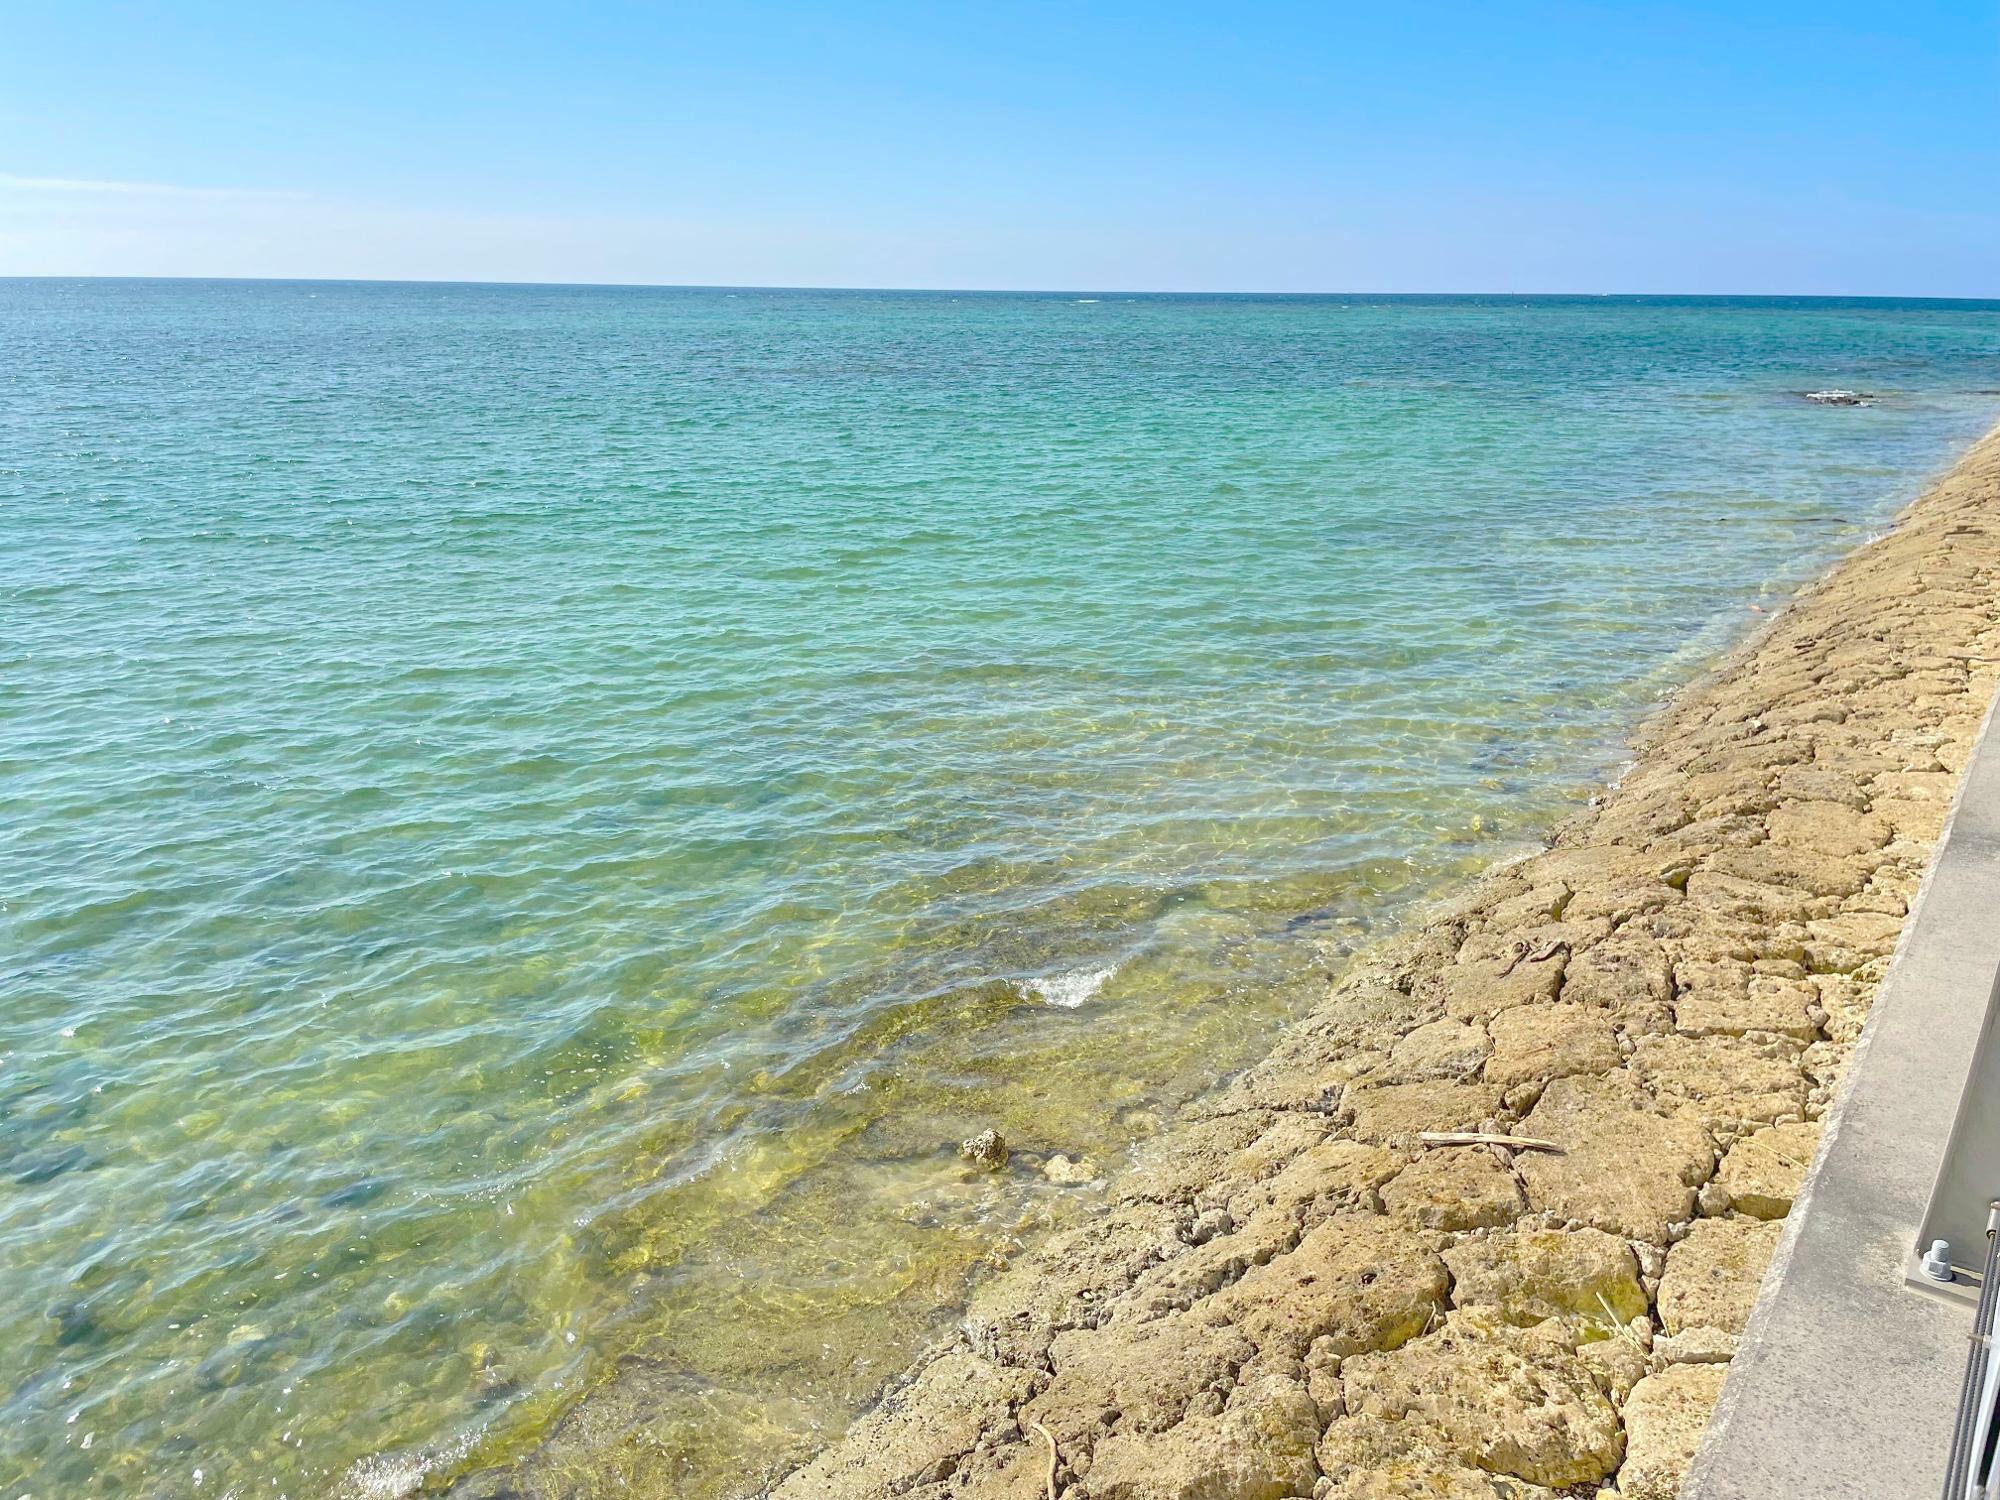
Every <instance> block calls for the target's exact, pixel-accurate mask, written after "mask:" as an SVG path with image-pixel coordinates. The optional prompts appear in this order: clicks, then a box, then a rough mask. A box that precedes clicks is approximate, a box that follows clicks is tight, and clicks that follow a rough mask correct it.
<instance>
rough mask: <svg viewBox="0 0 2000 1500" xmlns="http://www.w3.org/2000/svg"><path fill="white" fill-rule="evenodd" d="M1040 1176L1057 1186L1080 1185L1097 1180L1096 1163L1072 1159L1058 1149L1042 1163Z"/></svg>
mask: <svg viewBox="0 0 2000 1500" xmlns="http://www.w3.org/2000/svg"><path fill="white" fill-rule="evenodd" d="M1042 1176H1044V1177H1046V1178H1047V1179H1048V1180H1049V1181H1050V1182H1053V1183H1055V1184H1056V1186H1058V1187H1081V1186H1083V1185H1084V1184H1085V1183H1090V1182H1095V1181H1097V1164H1096V1163H1095V1162H1089V1161H1081V1160H1078V1161H1072V1160H1070V1158H1069V1157H1067V1156H1064V1155H1063V1154H1062V1153H1061V1152H1060V1151H1058V1152H1057V1153H1056V1154H1055V1155H1054V1156H1051V1157H1050V1158H1049V1159H1048V1160H1047V1161H1046V1162H1044V1163H1042Z"/></svg>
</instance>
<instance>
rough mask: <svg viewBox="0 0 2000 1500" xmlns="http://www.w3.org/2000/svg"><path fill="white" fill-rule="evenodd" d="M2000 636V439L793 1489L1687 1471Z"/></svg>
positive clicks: (1090, 1490)
mask: <svg viewBox="0 0 2000 1500" xmlns="http://www.w3.org/2000/svg"><path fill="white" fill-rule="evenodd" d="M1996 667H2000V435H1996V436H1989V437H1988V438H1987V439H1986V440H1985V441H1984V442H1982V443H1981V444H1980V445H1978V446H1977V447H1975V448H1974V449H1973V450H1972V452H1971V453H1970V454H1969V455H1968V456H1967V458H1966V459H1965V460H1964V461H1963V462H1962V463H1961V464H1960V465H1959V467H1958V468H1957V469H1956V470H1954V471H1953V473H1952V474H1951V475H1950V476H1948V477H1947V478H1946V479H1945V480H1943V481H1942V482H1941V483H1940V484H1939V485H1938V486H1937V487H1936V488H1935V489H1933V490H1932V491H1931V492H1930V493H1929V494H1928V495H1927V496H1925V498H1924V499H1922V500H1921V501H1919V502H1918V503H1917V504H1916V505H1915V506H1913V507H1912V508H1911V509H1910V510H1909V511H1908V512H1907V513H1906V514H1905V516H1904V517H1903V519H1902V521H1901V523H1900V525H1899V526H1898V528H1897V529H1896V530H1895V531H1893V532H1892V533H1890V534H1889V535H1888V536H1887V537H1885V538H1883V539H1881V540H1878V541H1876V542H1874V543H1871V544H1870V545H1868V546H1866V547H1864V548H1862V549H1861V550H1860V551H1858V552H1857V553H1855V554H1854V555H1853V556H1851V557H1850V558H1849V559H1848V560H1847V561H1846V562H1844V563H1843V564H1842V565H1841V566H1840V567H1838V568H1837V569H1836V570H1835V571H1834V572H1833V573H1832V574H1831V575H1830V576H1829V577H1828V578H1827V579H1826V580H1824V581H1823V582H1822V583H1821V584H1819V585H1818V586H1816V587H1815V588H1813V589H1811V590H1809V591H1807V592H1806V593H1805V594H1803V595H1801V596H1800V598H1799V599H1798V600H1797V601H1796V602H1795V603H1794V604H1793V606H1792V607H1791V608H1790V609H1788V610H1787V611H1785V612H1784V613H1783V614H1782V615H1780V616H1779V617H1778V618H1777V619H1776V620H1775V621H1774V622H1773V624H1772V625H1771V627H1770V628H1769V629H1768V630H1767V631H1766V632H1765V633H1764V634H1763V635H1762V636H1761V637H1759V638H1758V639H1757V640H1755V641H1753V642H1752V643H1750V645H1748V646H1746V647H1745V648H1743V649H1742V650H1740V651H1738V652H1737V653H1736V654H1735V655H1734V656H1732V657H1731V658H1730V659H1729V660H1728V661H1726V662H1725V663H1724V664H1723V665H1722V667H1721V668H1720V669H1719V670H1718V671H1717V672H1716V673H1715V674H1714V675H1713V676H1711V677H1710V678H1709V679H1707V680H1705V681H1703V682H1701V683H1699V684H1697V685H1695V686H1694V687H1693V688H1691V689H1689V690H1688V691H1687V692H1686V693H1685V694H1683V695H1682V696H1681V698H1680V699H1679V700H1678V701H1677V702H1676V703H1675V704H1673V705H1672V706H1671V707H1670V708H1669V709H1668V710H1666V711H1665V712H1664V713H1663V714H1662V715H1661V716H1660V717H1659V718H1658V719H1657V720H1656V721H1655V722H1654V723H1652V724H1651V725H1650V726H1648V728H1647V730H1646V731H1645V732H1644V733H1643V734H1642V735H1641V736H1640V738H1639V742H1638V745H1637V749H1638V752H1639V759H1638V761H1637V763H1636V764H1635V765H1634V767H1633V768H1632V770H1631V771H1630V773H1629V774H1628V775H1627V776H1626V777H1625V778H1624V780H1623V781H1622V782H1621V783H1620V784H1619V785H1618V787H1616V788H1615V789H1614V790H1613V791H1611V792H1609V793H1608V794H1607V795H1606V796H1605V797H1604V798H1603V799H1602V800H1601V802H1600V805H1599V806H1598V807H1597V808H1596V810H1595V811H1594V812H1593V813H1591V814H1590V815H1588V816H1586V817H1583V818H1581V819H1578V820H1576V821H1574V822H1573V823H1571V824H1570V825H1567V826H1565V827H1563V828H1562V829H1560V830H1559V831H1558V832H1557V833H1556V835H1555V836H1554V837H1553V838H1552V839H1551V841H1550V843H1549V845H1548V847H1547V848H1546V849H1545V850H1544V851H1542V852H1541V853H1539V854H1537V855H1535V856H1533V857H1531V858H1529V859H1526V860H1524V861H1522V862H1520V863H1518V864H1515V865H1513V866H1510V867H1508V868H1505V869H1503V870H1500V871H1498V872H1495V873H1494V874H1492V875H1490V876H1488V877H1487V878H1486V879H1484V880H1483V881H1481V882H1479V883H1478V884H1476V885H1475V886H1474V887H1472V888H1471V889H1470V890H1467V891H1464V892H1462V893H1460V894H1459V895H1458V896H1456V897H1454V898H1453V899H1452V900H1451V901H1449V902H1448V903H1446V904H1445V905H1443V906H1441V907H1440V908H1438V909H1437V911H1436V912H1434V913H1433V915H1432V917H1431V919H1430V920H1429V922H1428V923H1426V924H1424V925H1421V926H1419V927H1418V928H1416V929H1415V930H1414V931H1412V932H1410V933H1408V934H1406V935H1405V936H1404V937H1402V938H1400V939H1398V940H1397V941H1395V942H1393V943H1391V944H1389V945H1387V946H1385V947H1383V948H1381V949H1378V950H1376V951H1373V952H1371V953H1369V954H1367V955H1364V956H1363V958H1362V959H1361V960H1359V961H1357V963H1356V964H1355V965H1354V967H1353V968H1352V969H1351V970H1350V971H1349V972H1348V973H1347V974H1346V975H1345V976H1344V977H1342V978H1341V979H1340V981H1339V982H1338V983H1337V984H1336V985H1335V986H1334V987H1333V989H1332V990H1331V992H1330V993H1329V995H1328V996H1327V998H1326V1000H1325V1001H1324V1002H1323V1003H1322V1004H1321V1006H1320V1007H1319V1008H1318V1009H1316V1010H1315V1012H1314V1013H1313V1014H1312V1015H1311V1016H1309V1017H1308V1018H1307V1019H1306V1020H1305V1021H1304V1022H1303V1023H1301V1024H1300V1025H1299V1026H1298V1027H1296V1028H1295V1029H1293V1030H1292V1031H1291V1032H1289V1033H1288V1034H1287V1035H1286V1036H1285V1037H1283V1038H1282V1039H1281V1040H1280V1042H1279V1043H1278V1045H1277V1047H1276V1048H1275V1049H1274V1050H1273V1052H1272V1053H1271V1054H1270V1056H1269V1057H1267V1058H1266V1059H1265V1060H1264V1061H1263V1062H1261V1063H1259V1064H1257V1065H1256V1066H1255V1067H1253V1068H1251V1069H1249V1070H1248V1071H1247V1072H1245V1073H1244V1074H1242V1075H1241V1076H1239V1077H1237V1078H1236V1079H1234V1080H1232V1081H1230V1082H1229V1083H1228V1084H1226V1085H1224V1086H1223V1087H1221V1088H1220V1089H1218V1090H1217V1092H1216V1093H1215V1094H1213V1095H1211V1096H1210V1097H1208V1098H1206V1099H1204V1100H1202V1101H1200V1102H1198V1103H1197V1104H1195V1105H1194V1106H1192V1107H1191V1108H1189V1109H1188V1110H1187V1111H1186V1112H1185V1113H1184V1114H1183V1116H1182V1117H1181V1118H1180V1119H1179V1120H1178V1121H1177V1122H1176V1123H1174V1124H1173V1125H1172V1126H1170V1127H1169V1129H1168V1130H1167V1131H1166V1132H1165V1133H1164V1134H1163V1135H1162V1136H1161V1137H1160V1138H1159V1139H1157V1140H1156V1141H1155V1142H1153V1143H1152V1144H1151V1145H1150V1146H1149V1147H1148V1148H1147V1150H1146V1152H1145V1154H1144V1156H1143V1158H1142V1159H1141V1160H1140V1161H1139V1162H1138V1163H1136V1164H1135V1166H1134V1168H1133V1169H1132V1170H1130V1171H1129V1172H1128V1173H1126V1174H1125V1175H1124V1176H1123V1177H1122V1178H1121V1179H1118V1180H1115V1181H1114V1182H1113V1183H1112V1184H1111V1192H1110V1202H1109V1205H1108V1206H1107V1208H1106V1210H1105V1211H1104V1212H1103V1213H1102V1214H1101V1215H1099V1216H1098V1217H1096V1218H1094V1219H1092V1220H1090V1221H1089V1222H1087V1223H1085V1224H1084V1225H1083V1226H1082V1227H1080V1228H1076V1229H1072V1230H1070V1231H1068V1232H1066V1233H1064V1234H1062V1235H1059V1236H1057V1237H1055V1238H1053V1239H1051V1240H1049V1241H1047V1242H1046V1243H1044V1244H1043V1245H1041V1246H1040V1247H1039V1248H1038V1249H1037V1250H1035V1251H1032V1252H1031V1253H1029V1254H1027V1255H1025V1256H1023V1257H1021V1258H1020V1259H1018V1260H1017V1261H1016V1262H1015V1263H1014V1265H1013V1266H1012V1267H1011V1268H1010V1269H1008V1270H1007V1271H1005V1272H1002V1273H999V1274H997V1275H995V1276H993V1277H992V1278H991V1279H989V1280H988V1281H986V1282H985V1283H984V1284H982V1285H980V1286H979V1287H977V1288H976V1289H975V1291H974V1294H973V1297H972V1301H971V1305H970V1308H969V1311H968V1315H967V1317H966V1319H965V1322H964V1327H963V1330H962V1332H961V1334H960V1335H959V1336H958V1337H957V1338H956V1339H954V1340H952V1341H951V1342H949V1343H948V1344H947V1345H945V1346H944V1347H942V1348H939V1349H937V1350H934V1351H933V1352H932V1353H931V1354H930V1355H929V1356H928V1357H927V1358H926V1359H925V1360H924V1361H922V1362H920V1363H919V1364H918V1366H917V1367H916V1368H914V1369H913V1370H912V1371H910V1372H909V1373H908V1374H906V1375H905V1376H904V1377H903V1379H902V1380H901V1381H900V1382H898V1383H897V1384H896V1386H895V1387H893V1388H892V1390H891V1391H890V1393H889V1394H887V1395H886V1396H885V1397H884V1399H883V1401H882V1403H881V1404H880V1405H879V1406H878V1407H877V1408H876V1410H874V1411H873V1412H871V1413H869V1414H868V1415H866V1416H864V1417H862V1418H861V1419H860V1420H859V1421H858V1422H857V1423H856V1424H855V1426H854V1427H853V1429H852V1430H851V1431H850V1432H849V1433H848V1434H847V1436H846V1437H845V1438H843V1439H842V1440H840V1441H839V1442H837V1443H835V1444H834V1445H833V1446H832V1447H830V1448H829V1449H827V1450H826V1451H825V1452H823V1453H822V1454H821V1455H820V1456H819V1457H818V1458H817V1459H815V1460H814V1461H813V1462H811V1463H810V1464H808V1465H807V1466H805V1467H804V1468H802V1469H800V1470H797V1471H796V1472H794V1473H793V1474H792V1475H790V1476H789V1477H788V1478H786V1479H785V1480H784V1481H783V1482H781V1483H779V1484H778V1485H777V1486H776V1488H775V1490H774V1491H772V1492H771V1493H773V1494H774V1495H775V1496H776V1497H777V1500H886V1497H890V1496H906V1497H912V1500H1042V1497H1044V1496H1045V1495H1046V1493H1047V1489H1046V1486H1047V1484H1048V1476H1049V1473H1050V1462H1051V1457H1052V1456H1053V1459H1054V1475H1055V1481H1054V1482H1055V1486H1056V1492H1057V1494H1058V1495H1060V1496H1062V1497H1064V1500H1286V1497H1293V1500H1303V1497H1339V1500H1419V1497H1422V1500H1496V1497H1498V1500H1507V1497H1512V1500H1552V1497H1554V1496H1557V1495H1565V1496H1573V1495H1593V1494H1596V1493H1598V1492H1599V1491H1600V1490H1605V1491H1609V1492H1611V1493H1613V1494H1615V1495H1618V1496H1630V1497H1637V1500H1671V1497H1672V1496H1673V1495H1674V1494H1676V1493H1677V1492H1678V1490H1679V1487H1680V1483H1681V1478H1682V1476H1683V1474H1684V1473H1685V1471H1686V1468H1687V1464H1688V1462H1689V1460H1690V1458H1691V1456H1692V1454H1693V1452H1694V1449H1695V1445H1696V1444H1697V1443H1698V1441H1699V1439H1700V1435H1701V1431H1702V1428H1703V1426H1704V1424H1705V1423H1706V1421H1707V1417H1708V1413H1709V1411H1710V1409H1711V1408H1712V1407H1713V1405H1714V1403H1715V1400H1716V1397H1717V1395H1718V1394H1719V1392H1720V1390H1721V1388H1722V1383H1723V1381H1724V1379H1725V1378H1726V1375H1727V1369H1728V1364H1727V1361H1728V1359H1729V1357H1730V1355H1731V1354H1732V1353H1733V1351H1734V1348H1735V1341H1736V1336H1737V1334H1738V1333H1739V1332H1740V1331H1741V1328H1742V1325H1743V1322H1744V1320H1745V1318H1746V1317H1747V1316H1748V1313H1749V1309H1750V1306H1751V1303H1752V1302H1753V1300H1754V1299H1755V1296H1756V1290H1757V1286H1758V1283H1759V1280H1760V1278H1761V1277H1762V1275H1763V1271H1764V1267H1765V1265H1766V1263H1767V1262H1768V1260H1769V1257H1770V1254H1771V1250H1772V1247H1773V1246H1774V1245H1775V1243H1776V1239H1777V1235H1778V1232H1779V1229H1780V1227H1781V1225H1780V1222H1779V1221H1780V1220H1781V1219H1782V1218H1783V1216H1784V1214H1785V1213H1786V1212H1787V1211H1788V1210H1789V1208H1790V1206H1791V1201H1792V1196H1793V1194H1794V1193H1795V1191H1796V1190H1797V1187H1798V1184H1799V1181H1800V1179H1801V1177H1802V1176H1803V1174H1804V1171H1805V1168H1806V1165H1807V1164H1808V1163H1809V1161H1810V1160H1811V1156H1812V1152H1813V1150H1814V1148H1815V1145H1816V1142H1817V1136H1818V1126H1817V1121H1818V1120H1819V1118H1820V1116H1821V1115H1822V1113H1823V1112H1824V1111H1825V1110H1826V1108H1827V1106H1828V1103H1829V1101H1830V1099H1831V1098H1832V1095H1833V1093H1834V1091H1835V1090H1836V1089H1837V1088H1838V1087H1839V1084H1840V1081H1841V1077H1842V1075H1843V1072H1844V1070H1845V1068H1846V1066H1847V1062H1848V1059H1849V1057H1850V1055H1851V1053H1852V1049H1853V1047H1854V1044H1855V1040H1856V1038H1857V1037H1858V1035H1859V1033H1860V1028H1861V1024H1862V1022H1863V1020H1865V1018H1866V1015H1867V1011H1868V1007H1869V1005H1870V1003H1871V1001H1872V999H1873V996H1874V991H1875V988H1876V985H1877V983H1878V981H1879V980H1880V978H1881V976H1882V973H1883V970H1884V968H1885V966H1886V964H1887V961H1888V958H1889V955H1890V952H1891V950H1892V949H1893V947H1894V945H1895V943H1896V940H1897V937H1898V934H1899V933H1900V931H1901V928H1902V924H1903V921H1904V919H1905V917H1906V916H1907V914H1908V903H1909V901H1910V900H1911V899H1912V898H1913V897H1914V895H1915V893H1916V890H1917V886H1918V883H1919V881H1920V879H1921V877H1922V874H1923V871H1924V867H1925V865H1926V863H1927V862H1928V860H1929V858H1930V854H1931V850H1932V846H1933V844H1934V842H1935V841H1936V839H1937V837H1938V834H1939V832H1940V830H1941V828H1942V825H1943V821H1944V818H1945V815H1946V812H1947V809H1948V807H1949V805H1950V798H1951V796H1952V793H1953V790H1954V788H1955V786H1956V782H1957V777H1958V773H1959V772H1960V770H1962V768H1963V767H1964V765H1965V761H1966V757H1967V754H1968V752H1969V749H1970V747H1971V744H1972V741H1973V738H1974V736H1975V734H1976V732H1977V729H1978V725H1979V722H1980V719H1981V716H1982V714H1983V712H1984V710H1985V708H1986V705H1987V701H1988V699H1989V698H1990V696H1991V694H1992V691H1993V686H1994V681H1995V674H1996ZM1425 1130H1472V1131H1487V1132H1496V1131H1497V1132H1501V1133H1515V1134H1519V1135H1525V1136H1531V1137H1537V1138H1541V1139H1544V1140H1548V1141H1553V1142H1555V1143H1557V1144H1558V1145H1559V1146H1560V1147H1561V1148H1562V1151H1561V1153H1560V1154H1556V1153H1549V1152H1542V1151H1528V1150H1522V1151H1519V1152H1515V1151H1511V1150H1508V1149H1505V1148H1498V1147H1493V1146H1488V1145H1478V1146H1465V1147H1446V1148H1426V1147H1424V1146H1422V1145H1421V1144H1419V1143H1418V1142H1417V1141H1416V1135H1417V1133H1418V1132H1419V1131H1425Z"/></svg>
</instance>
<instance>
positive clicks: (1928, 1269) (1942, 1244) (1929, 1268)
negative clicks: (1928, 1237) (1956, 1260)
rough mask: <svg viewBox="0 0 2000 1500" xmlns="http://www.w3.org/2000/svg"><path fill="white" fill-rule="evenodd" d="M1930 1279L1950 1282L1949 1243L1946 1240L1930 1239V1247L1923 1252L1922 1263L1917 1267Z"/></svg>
mask: <svg viewBox="0 0 2000 1500" xmlns="http://www.w3.org/2000/svg"><path fill="white" fill-rule="evenodd" d="M1918 1269H1919V1270H1921V1271H1922V1272H1923V1273H1924V1275H1926V1276H1928V1277H1929V1278H1930V1279H1931V1280H1932V1281H1942V1282H1950V1281H1951V1280H1952V1279H1953V1278H1952V1270H1951V1244H1950V1242H1949V1241H1947V1240H1932V1241H1931V1247H1930V1249H1928V1250H1926V1251H1925V1252H1924V1259H1923V1264H1922V1265H1921V1266H1919V1267H1918Z"/></svg>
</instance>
